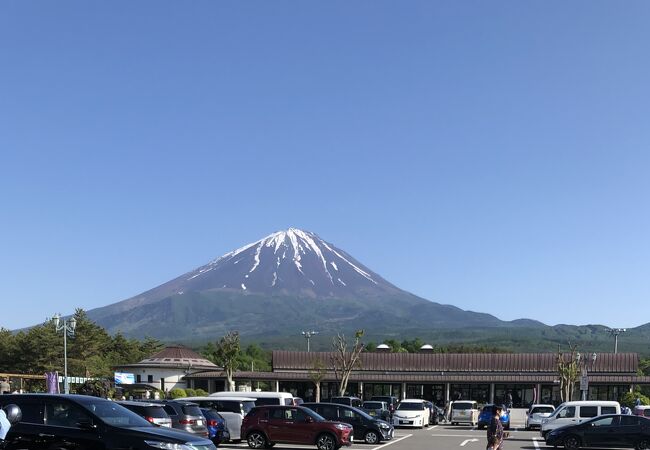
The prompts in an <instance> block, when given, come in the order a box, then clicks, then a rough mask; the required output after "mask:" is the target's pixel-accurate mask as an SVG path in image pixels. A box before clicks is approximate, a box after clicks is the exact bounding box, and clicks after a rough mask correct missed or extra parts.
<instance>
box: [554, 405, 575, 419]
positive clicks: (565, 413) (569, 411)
mask: <svg viewBox="0 0 650 450" xmlns="http://www.w3.org/2000/svg"><path fill="white" fill-rule="evenodd" d="M557 416H558V417H559V418H566V417H575V416H576V407H575V406H567V407H566V408H563V409H562V410H561V411H559V412H558V414H557Z"/></svg>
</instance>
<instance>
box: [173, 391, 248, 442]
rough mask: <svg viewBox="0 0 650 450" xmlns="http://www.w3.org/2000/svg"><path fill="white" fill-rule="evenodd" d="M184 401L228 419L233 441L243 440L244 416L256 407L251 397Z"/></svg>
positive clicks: (195, 398)
mask: <svg viewBox="0 0 650 450" xmlns="http://www.w3.org/2000/svg"><path fill="white" fill-rule="evenodd" d="M183 400H187V401H190V402H192V403H196V404H197V405H199V406H200V407H201V408H211V409H216V410H217V412H218V413H219V414H221V415H222V416H223V418H224V419H226V425H227V426H228V432H229V433H230V440H231V441H239V440H241V435H240V434H241V423H242V420H243V419H244V416H245V415H246V414H248V412H249V411H250V410H251V409H253V408H254V407H255V399H254V398H251V397H243V396H236V397H226V396H220V397H185V398H183Z"/></svg>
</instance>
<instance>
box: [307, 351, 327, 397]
mask: <svg viewBox="0 0 650 450" xmlns="http://www.w3.org/2000/svg"><path fill="white" fill-rule="evenodd" d="M325 374H326V372H325V363H324V362H323V361H322V360H321V359H320V358H318V359H316V360H315V361H314V363H313V365H312V368H311V370H310V371H309V379H310V380H311V382H312V383H314V386H315V388H316V391H315V392H316V395H315V398H316V399H315V400H314V401H316V402H320V384H321V382H322V381H323V379H324V378H325Z"/></svg>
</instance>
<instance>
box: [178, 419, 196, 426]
mask: <svg viewBox="0 0 650 450" xmlns="http://www.w3.org/2000/svg"><path fill="white" fill-rule="evenodd" d="M178 423H180V424H181V425H196V420H195V419H181V420H179V421H178Z"/></svg>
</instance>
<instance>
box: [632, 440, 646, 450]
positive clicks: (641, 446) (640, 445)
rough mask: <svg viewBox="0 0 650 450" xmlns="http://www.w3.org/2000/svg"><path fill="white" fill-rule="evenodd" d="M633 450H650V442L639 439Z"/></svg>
mask: <svg viewBox="0 0 650 450" xmlns="http://www.w3.org/2000/svg"><path fill="white" fill-rule="evenodd" d="M634 448H636V450H648V449H650V441H649V440H648V439H641V440H640V441H639V442H637V443H636V446H635V447H634Z"/></svg>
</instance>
